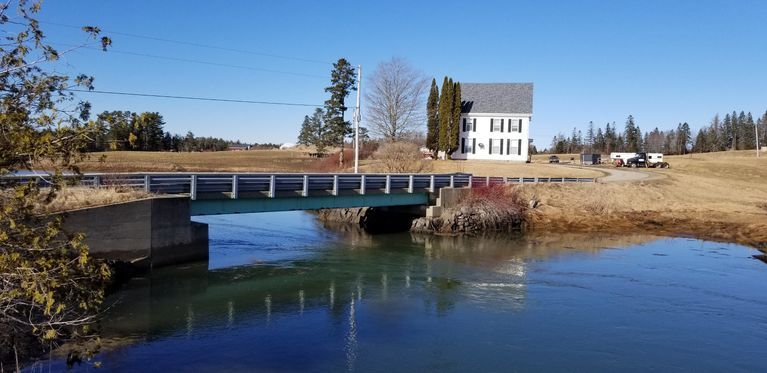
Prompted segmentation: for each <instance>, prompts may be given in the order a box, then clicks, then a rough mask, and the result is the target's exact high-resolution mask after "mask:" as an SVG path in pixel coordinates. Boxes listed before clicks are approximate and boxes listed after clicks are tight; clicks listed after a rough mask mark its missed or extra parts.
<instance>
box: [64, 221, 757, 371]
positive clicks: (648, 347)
mask: <svg viewBox="0 0 767 373" xmlns="http://www.w3.org/2000/svg"><path fill="white" fill-rule="evenodd" d="M227 219H229V220H231V222H229V220H227ZM207 222H209V223H211V224H212V225H211V239H212V246H211V250H212V252H211V262H210V263H209V264H205V263H201V264H198V265H187V266H180V267H175V268H166V269H161V270H158V271H156V272H154V273H152V274H151V275H150V276H147V277H145V278H139V279H135V280H134V281H131V282H130V283H129V284H128V285H127V286H126V287H125V289H124V290H122V291H121V292H120V293H118V294H116V296H113V297H111V298H110V301H111V302H116V303H115V305H114V307H113V308H111V309H110V310H109V312H108V314H107V315H106V319H105V320H104V321H103V322H102V323H101V332H102V336H103V339H102V340H103V341H104V345H105V348H104V352H103V353H102V354H101V356H100V357H99V359H100V360H102V361H104V363H105V365H104V367H105V368H106V369H110V368H113V369H123V370H147V369H149V370H157V371H162V370H166V371H179V370H188V371H222V370H227V371H252V370H264V371H283V370H289V371H343V370H348V371H352V370H355V371H356V370H361V371H369V370H377V371H509V370H520V371H551V370H559V371H622V370H626V368H627V367H629V368H634V369H635V370H669V368H672V369H673V368H676V369H679V368H684V370H696V369H698V370H716V371H737V370H742V371H763V370H764V369H759V368H764V364H763V363H762V362H761V358H760V357H759V356H760V353H761V351H762V350H763V348H762V346H765V345H767V328H761V327H760V326H763V325H767V316H765V314H764V309H765V307H767V295H765V294H767V292H764V289H763V288H764V287H763V286H761V284H765V283H767V272H765V271H764V266H763V265H762V264H761V263H759V262H757V261H755V260H753V259H751V258H750V255H751V254H752V252H750V251H748V250H746V249H743V248H742V247H737V246H735V245H721V244H717V243H707V242H701V241H695V240H686V239H667V238H662V239H657V238H656V237H653V236H641V235H623V236H602V235H595V234H588V235H576V234H545V235H526V236H509V235H499V236H493V235H489V236H484V237H451V236H423V235H410V234H388V235H377V236H370V235H367V234H365V233H364V232H362V231H359V230H356V229H353V228H351V227H348V226H347V227H343V228H342V229H335V230H328V229H327V228H326V227H324V226H323V225H322V224H321V223H318V222H316V221H315V220H314V219H313V218H306V216H304V215H296V214H293V215H278V216H276V217H274V216H272V215H271V214H264V215H258V216H255V215H254V216H249V215H243V216H235V217H230V218H224V217H211V218H208V221H207ZM275 222H276V223H275ZM230 223H231V224H230ZM270 224H271V225H270ZM274 224H277V225H274ZM265 227H267V228H265ZM266 230H271V231H270V232H268V233H263V232H264V231H266ZM281 237H287V238H286V239H282V238H281ZM731 361H737V364H730V363H728V362H731ZM146 362H151V366H150V367H149V368H148V367H147V366H145V365H142V364H146ZM56 364H59V365H58V366H62V364H63V363H61V362H58V363H56ZM629 370H630V369H629Z"/></svg>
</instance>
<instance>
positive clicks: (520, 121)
mask: <svg viewBox="0 0 767 373" xmlns="http://www.w3.org/2000/svg"><path fill="white" fill-rule="evenodd" d="M517 132H519V133H522V119H520V120H519V130H518V131H517Z"/></svg>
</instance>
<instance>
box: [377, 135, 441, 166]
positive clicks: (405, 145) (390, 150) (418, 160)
mask: <svg viewBox="0 0 767 373" xmlns="http://www.w3.org/2000/svg"><path fill="white" fill-rule="evenodd" d="M373 159H374V160H376V164H375V167H374V169H375V171H377V172H393V173H405V172H425V171H428V170H429V169H430V168H431V167H430V166H431V164H430V163H429V162H428V161H426V160H424V157H423V154H421V150H420V149H419V148H418V145H416V144H414V143H410V142H390V143H386V144H383V145H381V146H380V147H379V148H378V150H376V152H375V153H373Z"/></svg>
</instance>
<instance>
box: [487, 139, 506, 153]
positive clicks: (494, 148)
mask: <svg viewBox="0 0 767 373" xmlns="http://www.w3.org/2000/svg"><path fill="white" fill-rule="evenodd" d="M490 154H503V140H500V139H499V140H495V141H493V139H490Z"/></svg>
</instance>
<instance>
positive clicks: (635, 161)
mask: <svg viewBox="0 0 767 373" xmlns="http://www.w3.org/2000/svg"><path fill="white" fill-rule="evenodd" d="M652 156H653V155H652V154H650V155H648V154H647V153H644V152H643V153H636V156H634V157H632V158H629V159H627V160H626V165H625V166H626V167H634V168H636V167H644V168H655V167H660V168H668V166H669V165H668V163H666V162H663V161H662V160H661V159H663V158H660V159H652ZM661 157H662V156H661Z"/></svg>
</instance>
